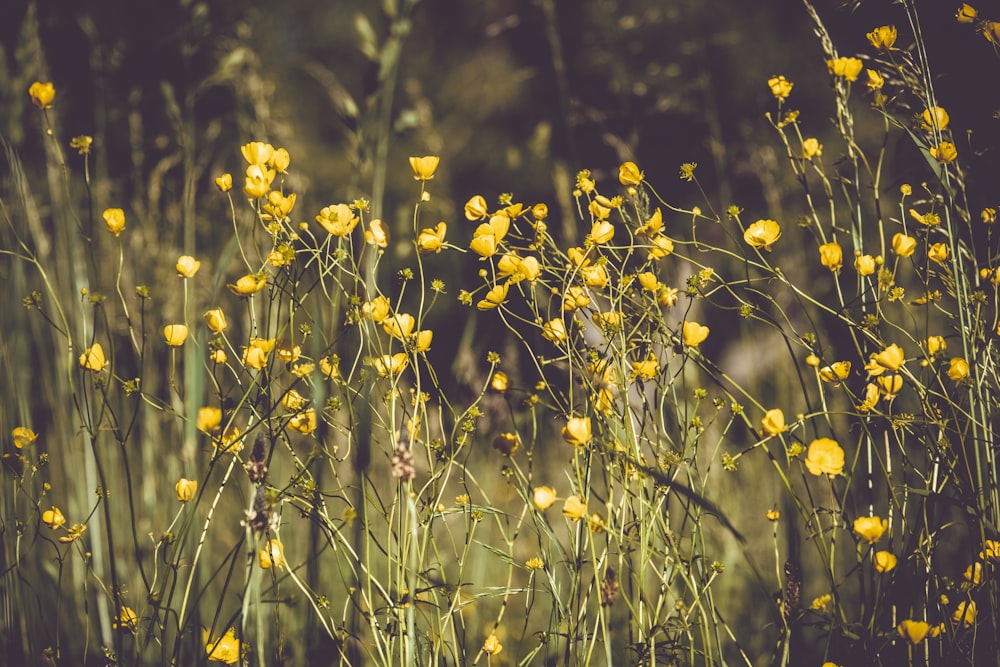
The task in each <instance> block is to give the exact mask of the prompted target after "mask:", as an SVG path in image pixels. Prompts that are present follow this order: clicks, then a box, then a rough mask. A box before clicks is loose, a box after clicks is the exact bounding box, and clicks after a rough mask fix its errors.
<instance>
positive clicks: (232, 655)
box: [202, 628, 240, 665]
mask: <svg viewBox="0 0 1000 667" xmlns="http://www.w3.org/2000/svg"><path fill="white" fill-rule="evenodd" d="M203 635H204V636H203V637H202V639H203V641H204V642H205V653H206V654H207V655H208V659H209V660H213V661H215V662H224V663H226V664H227V665H234V664H236V663H237V662H239V660H240V640H239V639H237V638H236V630H234V629H233V628H229V629H228V630H226V634H224V635H222V637H220V638H219V639H218V641H215V642H212V641H210V639H209V636H208V630H205V631H204V633H203Z"/></svg>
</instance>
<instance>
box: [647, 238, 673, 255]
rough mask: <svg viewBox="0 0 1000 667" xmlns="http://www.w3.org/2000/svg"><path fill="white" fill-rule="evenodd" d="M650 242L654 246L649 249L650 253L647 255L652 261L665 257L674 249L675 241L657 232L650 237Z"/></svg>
mask: <svg viewBox="0 0 1000 667" xmlns="http://www.w3.org/2000/svg"><path fill="white" fill-rule="evenodd" d="M650 244H651V245H652V247H651V248H650V249H649V255H648V256H647V257H648V258H649V260H650V261H655V260H658V259H663V258H664V257H666V256H668V255H670V254H671V253H673V251H674V242H673V241H672V240H670V239H669V238H667V237H666V236H664V235H663V234H657V235H656V236H654V237H653V238H652V239H650Z"/></svg>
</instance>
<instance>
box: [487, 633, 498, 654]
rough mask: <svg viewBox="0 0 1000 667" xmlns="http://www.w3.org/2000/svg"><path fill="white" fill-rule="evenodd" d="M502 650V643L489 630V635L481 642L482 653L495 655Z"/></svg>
mask: <svg viewBox="0 0 1000 667" xmlns="http://www.w3.org/2000/svg"><path fill="white" fill-rule="evenodd" d="M502 650H503V645H502V644H501V643H500V640H499V639H497V636H496V635H495V634H493V633H492V632H491V633H490V636H489V637H487V638H486V641H484V642H483V653H485V654H487V655H496V654H497V653H499V652H500V651H502Z"/></svg>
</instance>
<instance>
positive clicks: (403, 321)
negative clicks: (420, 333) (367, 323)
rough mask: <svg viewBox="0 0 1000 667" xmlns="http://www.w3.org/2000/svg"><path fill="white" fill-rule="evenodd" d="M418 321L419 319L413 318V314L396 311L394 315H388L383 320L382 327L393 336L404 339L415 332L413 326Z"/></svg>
mask: <svg viewBox="0 0 1000 667" xmlns="http://www.w3.org/2000/svg"><path fill="white" fill-rule="evenodd" d="M416 323H417V321H416V320H415V319H413V315H410V314H408V313H396V314H395V315H393V316H392V317H387V318H386V319H384V320H383V321H382V329H384V330H385V332H386V333H387V334H389V335H390V336H392V337H393V338H396V339H398V340H403V339H405V338H406V337H407V336H409V335H410V334H411V333H413V327H414V325H415V324H416Z"/></svg>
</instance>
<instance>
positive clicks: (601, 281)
mask: <svg viewBox="0 0 1000 667" xmlns="http://www.w3.org/2000/svg"><path fill="white" fill-rule="evenodd" d="M580 277H581V278H582V279H583V284H584V285H586V286H587V287H596V288H597V289H603V288H605V287H607V286H608V283H609V282H610V281H611V276H609V275H608V269H607V267H606V265H605V264H603V263H601V264H593V265H591V266H585V267H584V268H582V269H580Z"/></svg>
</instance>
